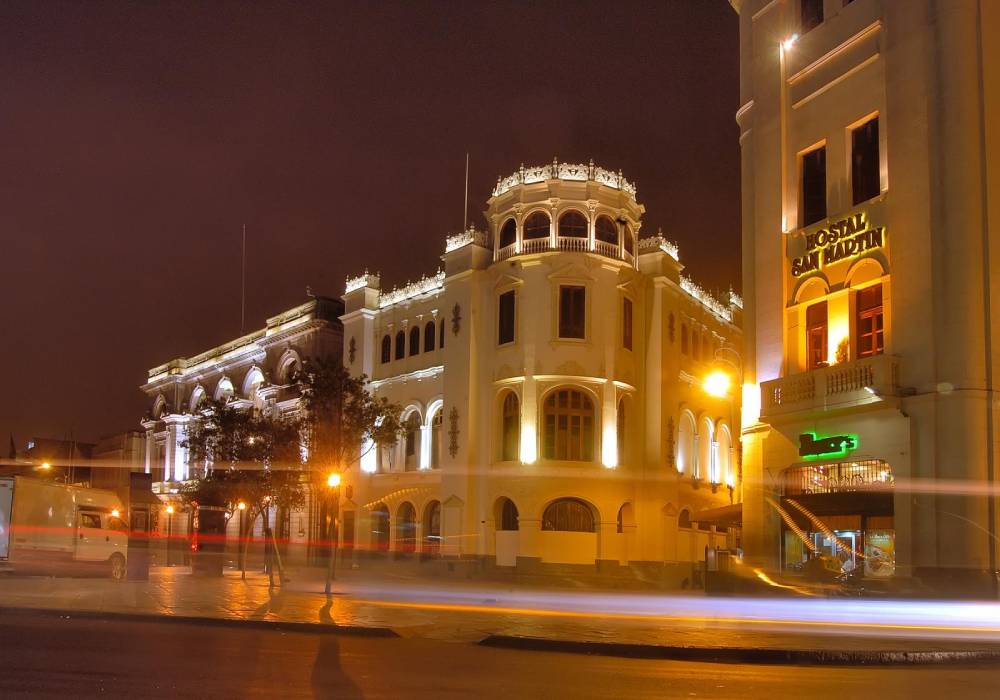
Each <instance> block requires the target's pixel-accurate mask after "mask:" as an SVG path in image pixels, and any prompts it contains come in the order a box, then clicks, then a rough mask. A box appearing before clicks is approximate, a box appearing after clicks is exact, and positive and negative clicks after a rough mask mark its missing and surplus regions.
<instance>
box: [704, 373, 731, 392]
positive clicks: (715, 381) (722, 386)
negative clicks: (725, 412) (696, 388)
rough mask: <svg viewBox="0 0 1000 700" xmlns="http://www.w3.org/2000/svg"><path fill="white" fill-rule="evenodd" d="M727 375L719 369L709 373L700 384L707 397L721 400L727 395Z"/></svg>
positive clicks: (728, 381) (728, 382)
mask: <svg viewBox="0 0 1000 700" xmlns="http://www.w3.org/2000/svg"><path fill="white" fill-rule="evenodd" d="M729 384H730V380H729V375H728V374H726V373H725V372H723V371H722V370H721V369H717V370H715V371H714V372H710V373H709V374H708V376H706V377H705V380H704V382H703V383H702V388H703V389H705V393H706V394H708V395H709V396H714V397H715V398H717V399H721V398H723V397H725V396H727V395H728V394H729Z"/></svg>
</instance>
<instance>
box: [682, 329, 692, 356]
mask: <svg viewBox="0 0 1000 700" xmlns="http://www.w3.org/2000/svg"><path fill="white" fill-rule="evenodd" d="M689 352H691V348H690V347H689V341H688V327H687V324H686V323H682V324H681V354H682V355H687V354H688V353H689Z"/></svg>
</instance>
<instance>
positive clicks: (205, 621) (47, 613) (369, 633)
mask: <svg viewBox="0 0 1000 700" xmlns="http://www.w3.org/2000/svg"><path fill="white" fill-rule="evenodd" d="M13 615H22V616H25V617H27V616H35V617H38V616H44V617H59V618H66V619H70V620H71V619H73V618H79V619H84V620H109V619H110V620H118V621H122V622H163V623H167V624H176V625H201V626H203V627H239V628H243V629H246V628H250V629H259V630H278V631H282V632H299V633H302V634H336V635H342V636H346V637H382V638H396V637H399V634H397V633H396V632H395V631H394V630H392V629H390V628H388V627H360V626H355V625H338V624H335V623H332V622H287V621H281V620H273V621H270V620H247V619H243V618H234V617H199V616H197V615H168V614H164V615H156V614H152V613H127V612H101V611H97V610H60V609H58V608H3V607H0V617H7V616H13Z"/></svg>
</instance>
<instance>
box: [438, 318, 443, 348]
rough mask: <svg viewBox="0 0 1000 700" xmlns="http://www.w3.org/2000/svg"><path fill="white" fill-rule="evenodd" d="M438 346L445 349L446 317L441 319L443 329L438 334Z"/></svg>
mask: <svg viewBox="0 0 1000 700" xmlns="http://www.w3.org/2000/svg"><path fill="white" fill-rule="evenodd" d="M438 347H439V348H441V349H444V319H441V330H440V332H439V334H438Z"/></svg>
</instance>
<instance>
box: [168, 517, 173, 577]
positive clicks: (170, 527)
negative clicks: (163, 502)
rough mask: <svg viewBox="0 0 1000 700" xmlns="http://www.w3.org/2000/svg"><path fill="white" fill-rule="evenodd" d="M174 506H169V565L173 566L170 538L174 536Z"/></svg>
mask: <svg viewBox="0 0 1000 700" xmlns="http://www.w3.org/2000/svg"><path fill="white" fill-rule="evenodd" d="M173 525H174V507H173V506H172V505H171V506H167V566H171V565H172V564H171V561H170V540H171V539H172V537H173Z"/></svg>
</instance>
